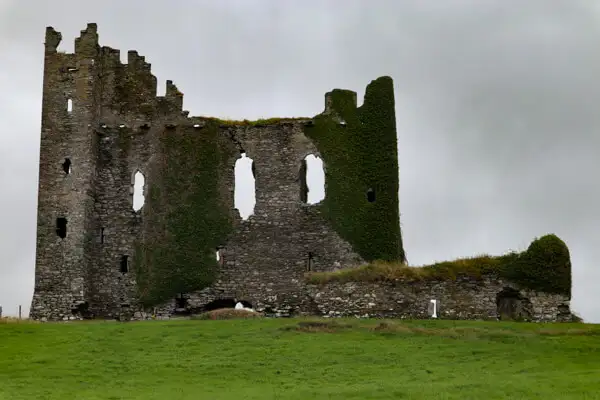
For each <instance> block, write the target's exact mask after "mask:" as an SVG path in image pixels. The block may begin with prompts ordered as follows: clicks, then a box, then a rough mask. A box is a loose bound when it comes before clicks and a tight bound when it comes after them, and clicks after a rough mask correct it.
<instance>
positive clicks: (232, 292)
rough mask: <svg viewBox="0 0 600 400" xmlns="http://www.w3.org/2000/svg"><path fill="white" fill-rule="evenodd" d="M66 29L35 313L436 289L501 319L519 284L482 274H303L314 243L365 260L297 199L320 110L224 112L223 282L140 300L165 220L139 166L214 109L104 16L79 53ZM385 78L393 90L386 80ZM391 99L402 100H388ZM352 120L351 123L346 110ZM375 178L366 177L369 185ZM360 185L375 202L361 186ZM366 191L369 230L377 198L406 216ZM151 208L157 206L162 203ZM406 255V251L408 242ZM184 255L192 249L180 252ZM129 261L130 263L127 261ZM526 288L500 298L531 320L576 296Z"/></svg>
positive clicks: (347, 298) (424, 311)
mask: <svg viewBox="0 0 600 400" xmlns="http://www.w3.org/2000/svg"><path fill="white" fill-rule="evenodd" d="M60 41H61V34H60V33H59V32H56V31H55V30H54V29H52V28H47V30H46V43H45V64H44V87H43V99H42V130H41V150H40V166H39V167H40V174H39V194H38V196H39V200H38V223H37V248H36V275H35V291H34V296H33V300H32V307H31V312H30V317H31V318H32V319H38V320H41V321H72V320H78V319H83V318H93V317H95V318H105V319H118V320H130V319H169V318H172V317H175V316H177V315H180V314H182V313H194V312H200V311H202V310H205V309H207V308H210V307H217V306H218V305H219V304H225V303H223V301H225V300H226V299H229V300H230V301H244V302H247V303H249V304H250V306H251V307H253V308H254V309H255V310H256V311H258V312H263V313H265V314H266V315H268V316H269V315H270V316H289V315H300V314H320V315H326V316H350V315H352V316H363V317H364V316H377V317H398V318H429V313H428V304H429V300H430V299H437V300H438V304H437V314H438V316H439V317H440V318H458V319H463V318H469V319H472V318H475V319H477V318H482V319H494V318H496V317H497V315H498V309H497V305H496V296H497V295H498V293H499V292H500V291H501V290H502V289H503V288H504V287H505V286H510V284H508V283H507V282H501V281H498V280H493V279H488V280H486V281H485V284H483V285H481V284H479V283H475V282H470V281H461V282H437V283H419V284H414V283H413V284H402V283H401V282H398V283H397V284H395V285H390V284H358V283H351V284H343V285H342V284H335V283H332V284H328V285H326V286H323V287H317V286H307V285H306V284H305V281H304V274H305V273H306V271H307V270H308V269H309V268H308V266H309V263H308V260H309V254H310V255H311V256H310V259H311V261H310V270H312V271H332V270H335V269H338V268H340V267H344V268H348V267H353V266H357V265H359V264H361V263H363V262H364V260H363V259H362V258H361V256H360V255H359V254H358V253H357V250H356V249H355V248H353V246H352V245H351V244H350V243H349V242H348V241H347V240H350V239H347V240H345V239H343V238H342V237H341V236H340V235H339V234H338V233H337V232H336V231H335V230H334V229H333V227H332V225H331V223H330V222H329V220H327V218H326V217H325V216H324V214H323V211H322V210H321V209H320V208H319V207H315V206H311V205H307V204H305V202H303V201H302V200H303V199H302V196H303V194H302V190H303V189H305V188H303V185H304V184H305V182H303V179H302V177H301V172H302V168H303V164H302V161H303V160H304V158H305V157H306V156H307V155H309V154H314V155H316V156H320V157H321V158H322V159H323V162H324V168H325V170H327V158H326V157H324V156H323V155H322V154H320V152H319V149H318V148H317V147H316V145H315V143H314V142H313V140H311V139H310V138H308V137H307V136H306V135H305V133H304V132H305V130H304V128H305V126H307V125H311V124H313V125H314V123H313V121H312V120H301V119H299V120H274V121H265V122H264V123H257V124H252V125H249V124H245V123H238V124H232V123H227V124H224V123H223V124H221V125H219V126H217V127H216V128H215V129H217V131H215V132H216V133H215V137H216V139H215V140H216V142H217V143H216V147H215V148H216V150H218V153H219V154H224V155H225V156H223V157H224V158H226V160H225V161H226V162H225V164H226V167H225V168H220V169H218V170H217V171H216V173H215V175H217V178H216V180H215V181H216V184H215V185H216V187H213V188H209V189H211V190H212V191H213V195H214V193H217V195H214V197H215V198H218V199H219V205H222V206H223V208H224V209H226V210H228V211H226V212H225V214H227V215H226V217H227V218H226V219H227V220H229V221H231V224H232V226H231V230H230V234H228V235H227V237H226V238H224V239H223V241H222V243H219V244H218V247H219V248H220V266H219V272H218V275H217V278H216V281H214V283H213V284H212V285H211V286H210V287H206V288H205V289H203V290H191V291H190V292H189V293H181V294H180V295H179V296H178V298H176V296H175V295H173V298H172V299H171V300H168V301H165V302H162V304H160V305H157V306H156V307H143V306H142V303H141V299H140V297H141V296H140V291H139V290H138V289H139V288H140V287H141V286H142V284H141V283H140V279H139V274H138V273H139V272H140V271H141V269H140V270H136V265H135V263H134V262H133V259H134V257H135V256H136V254H135V253H136V251H135V249H136V244H139V243H147V242H148V240H149V239H148V238H150V237H153V238H154V239H156V238H157V237H158V243H160V240H161V239H163V238H164V237H166V236H167V233H168V232H159V233H158V234H157V232H156V231H157V229H158V228H157V226H156V225H157V223H158V222H160V219H161V218H162V215H159V216H158V217H157V216H156V214H153V213H152V212H149V211H148V206H145V207H143V208H142V209H141V210H140V211H134V210H133V208H132V201H133V198H132V193H133V190H132V189H133V183H134V175H135V173H136V172H137V171H141V172H142V173H143V174H144V177H145V180H146V186H148V185H153V184H154V182H161V181H162V180H163V178H164V176H163V175H164V172H165V171H166V170H169V162H170V161H174V160H169V159H168V157H167V156H166V155H165V154H164V147H161V140H162V139H164V138H165V137H169V136H177V137H191V136H192V135H202V134H204V133H203V132H205V129H207V127H208V126H209V125H210V124H213V125H212V126H213V127H214V120H213V119H211V118H204V117H188V113H187V112H186V111H183V110H182V104H183V95H182V94H181V92H179V90H178V89H177V87H176V86H175V85H174V84H173V83H172V82H171V81H167V83H166V94H165V96H158V97H157V96H156V85H157V82H156V78H155V77H154V76H153V75H152V73H151V70H150V64H148V63H147V62H146V61H145V59H144V57H142V56H140V55H138V54H137V52H135V51H129V52H128V63H127V64H122V63H121V62H120V56H119V51H118V50H115V49H112V48H110V47H106V46H103V47H100V46H99V44H98V34H97V28H96V25H95V24H88V26H87V28H86V29H85V30H84V31H82V32H81V36H80V37H79V38H77V39H76V40H75V53H73V54H68V53H62V52H58V51H57V47H58V46H59V44H60ZM386 82H387V83H386V85H389V87H390V88H391V87H392V83H391V80H390V81H389V82H388V81H386ZM334 92H335V91H334ZM334 92H332V93H334ZM335 93H338V95H339V94H340V93H342V94H343V96H341V97H340V96H338V97H340V99H341V100H340V104H338V106H340V107H342V106H343V107H342V108H347V107H350V106H352V107H355V105H356V94H355V93H353V92H350V91H339V90H338V91H337V92H335ZM332 96H333V95H332V94H331V93H330V94H329V95H328V96H327V97H326V110H325V114H331V113H334V111H335V110H334V108H335V107H334V104H333V103H332V102H333V97H332ZM371 96H372V97H373V96H375V97H376V96H377V95H376V94H373V93H372V94H371ZM344 99H346V100H348V101H346V100H344ZM342 100H343V101H342ZM371 100H372V99H371ZM346 103H348V104H346ZM374 104H376V105H379V104H380V103H378V102H375V103H374ZM386 104H387V105H388V106H389V109H390V110H391V109H393V100H392V101H388V102H387V103H386ZM70 105H72V109H69V107H70ZM374 107H375V106H374ZM375 108H376V107H375ZM380 110H381V108H379V109H377V110H376V111H380ZM387 111H389V110H387ZM375 114H377V112H376V113H375ZM336 118H337V117H336ZM375 118H376V117H375ZM375 122H377V121H375ZM380 122H381V121H380ZM338 123H339V124H342V121H341V120H340V121H338ZM352 123H354V124H362V125H352ZM386 124H387V125H386ZM343 125H344V126H346V122H345V121H344V122H343ZM384 125H385V126H388V127H390V126H391V127H393V129H394V130H395V119H393V118H391V119H389V120H386V121H385V124H384ZM352 126H369V127H370V126H371V125H370V123H367V122H365V121H362V120H358V119H356V118H355V121H350V122H348V126H347V127H345V128H344V129H345V131H340V135H343V134H348V133H344V132H351V131H352V129H351V128H352ZM211 129H212V128H211ZM378 129H379V128H377V129H375V128H374V130H375V131H376V130H378ZM392 133H393V132H392ZM371 134H372V132H369V135H371ZM336 137H337V136H336ZM393 138H394V141H395V136H394V137H393ZM367 139H368V140H371V141H372V140H374V139H373V138H371V137H368V138H367ZM354 140H355V141H356V140H357V139H354ZM361 140H365V139H364V138H363V139H361ZM336 143H337V142H336ZM386 143H387V142H386ZM361 144H364V142H359V143H358V145H356V143H355V145H356V147H358V148H361ZM363 147H364V146H363ZM192 150H193V149H192ZM241 151H243V152H245V153H246V154H247V155H248V157H250V158H252V159H253V161H254V170H255V177H256V205H255V209H254V215H253V216H251V217H250V218H249V219H248V220H246V221H243V220H242V219H241V218H240V216H239V213H238V211H237V210H235V209H234V180H235V177H234V165H235V161H236V159H237V158H238V157H239V153H240V152H241ZM393 151H394V152H395V151H396V146H395V145H394V146H393ZM390 154H391V153H390ZM394 154H395V153H394ZM346 158H347V157H344V156H339V155H338V159H341V160H342V161H341V162H345V163H358V162H360V160H354V159H350V158H348V159H346ZM388 158H390V157H388ZM394 159H395V157H394ZM393 164H394V163H388V164H386V165H393ZM348 165H351V164H348ZM378 166H379V165H378ZM330 167H331V166H330ZM385 171H387V172H388V173H387V174H385V177H386V178H385V179H388V180H389V179H392V178H393V180H394V181H393V182H388V181H386V182H379V183H378V184H379V185H380V186H379V187H378V193H379V194H378V197H377V198H378V199H380V198H385V197H384V196H383V194H384V193H385V192H386V191H385V190H384V189H385V188H390V187H395V185H397V181H398V179H397V178H398V171H397V168H393V170H392V169H390V170H389V171H388V169H386V170H385ZM188 172H189V174H194V173H195V172H196V173H197V172H198V171H193V170H191V171H186V173H188ZM338 172H339V171H338ZM372 175H376V174H375V173H373V174H372ZM361 179H362V178H361ZM368 179H371V178H368ZM327 184H328V182H327V181H326V185H327ZM329 184H330V185H338V186H343V184H344V183H343V182H329ZM361 184H362V181H361ZM368 188H369V186H368V185H367V182H365V189H364V190H365V192H366V191H367V189H368ZM352 190H353V189H352ZM361 190H362V189H361ZM369 190H371V189H369ZM388 191H389V190H388ZM176 194H177V195H179V193H176ZM144 195H145V196H146V198H148V196H151V193H148V190H146V191H145V193H144ZM186 195H189V193H187V192H185V190H182V193H180V197H181V198H182V199H183V198H185V196H186ZM357 196H360V198H361V199H362V198H364V201H365V202H366V201H368V199H367V197H366V196H365V193H357ZM371 200H373V199H371ZM182 201H183V200H182ZM369 202H370V203H369V204H371V205H369V207H370V208H369V209H368V210H367V211H364V210H363V212H362V213H361V214H360V215H361V216H362V217H363V219H361V220H360V221H361V224H362V221H363V220H364V221H366V223H367V224H369V223H371V224H372V226H369V227H366V228H365V227H362V225H361V226H359V228H362V229H363V231H364V232H363V231H361V237H369V238H372V237H373V236H374V235H375V236H376V235H377V232H376V230H377V229H378V228H379V227H378V226H377V224H380V223H381V222H382V221H381V219H379V220H370V219H369V218H370V214H369V212H370V211H369V210H379V215H380V216H381V215H383V216H384V217H386V216H387V211H389V209H390V208H383V207H391V209H393V210H394V212H393V213H391V214H393V217H390V218H391V220H393V221H391V224H392V225H394V224H395V225H394V226H395V227H396V226H399V221H396V218H397V213H396V211H397V209H398V207H397V204H398V198H397V191H396V190H394V194H393V196H390V197H389V198H387V200H386V201H379V200H378V201H375V202H371V201H370V200H369ZM348 204H355V203H348ZM382 204H384V205H382ZM159 205H160V204H159ZM153 206H154V207H155V208H154V209H153V210H154V211H156V204H154V205H153ZM376 207H382V208H376ZM333 208H335V205H333ZM386 210H387V211H386ZM391 214H390V215H391ZM344 215H345V214H344ZM63 218H64V219H66V222H65V221H64V220H61V219H63ZM390 218H388V221H389V220H390ZM373 221H375V222H373ZM343 222H345V221H344V220H343V219H342V223H343ZM339 223H340V221H339V220H338V224H339ZM65 225H66V226H65ZM353 226H354V225H352V227H353ZM167 228H168V227H167ZM372 228H374V229H372ZM167 230H168V229H167ZM374 230H375V232H374ZM346 231H348V228H347V227H346ZM161 235H162V236H161ZM345 237H346V238H347V236H345ZM387 237H393V238H394V241H393V243H391V244H390V245H389V246H388V247H391V248H396V247H399V248H400V250H401V247H402V245H401V240H399V239H401V238H400V237H395V236H394V235H391V236H390V235H388V236H385V238H386V241H387ZM187 239H189V236H188V238H187ZM192 239H193V238H192ZM153 243H156V242H153ZM191 243H192V245H193V246H196V244H195V243H193V241H191ZM386 243H387V242H386ZM367 244H368V243H367ZM203 245H205V243H198V246H203ZM363 245H364V243H363ZM363 247H364V246H363ZM215 250H216V249H215ZM180 252H181V249H180ZM398 254H401V255H402V257H403V254H404V252H403V251H400V252H398ZM177 255H178V256H181V257H182V258H185V256H186V254H185V251H184V252H183V254H179V253H178V254H177ZM124 256H126V258H125V259H124V258H123V257H124ZM391 258H393V257H391ZM122 260H124V264H125V265H126V266H127V268H126V271H123V270H122V268H121V263H122ZM169 267H170V266H169ZM175 267H177V266H175ZM198 267H199V268H201V267H202V266H201V265H199V266H198ZM161 284H163V285H164V286H165V287H167V288H170V287H171V285H172V284H173V282H171V281H168V280H166V281H164V282H161ZM169 293H170V291H169ZM520 293H521V294H522V295H523V296H524V297H526V298H527V299H529V301H530V303H531V304H529V303H526V302H524V301H522V300H520V299H517V300H505V302H504V303H503V306H502V307H501V308H502V310H504V311H503V313H504V314H506V313H508V314H515V313H516V314H519V315H525V316H526V317H527V318H530V319H532V320H536V321H546V320H554V319H561V318H563V319H564V318H565V317H564V316H565V315H569V307H568V299H565V298H563V297H561V296H554V295H546V294H541V293H533V292H527V291H520ZM219 302H221V303H219ZM154 304H156V303H154ZM231 307H233V305H231ZM515 310H518V311H515ZM529 316H530V317H529Z"/></svg>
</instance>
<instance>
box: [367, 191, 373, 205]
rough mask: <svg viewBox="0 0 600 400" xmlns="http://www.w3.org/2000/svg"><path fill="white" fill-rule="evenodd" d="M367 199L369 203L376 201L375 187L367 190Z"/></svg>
mask: <svg viewBox="0 0 600 400" xmlns="http://www.w3.org/2000/svg"><path fill="white" fill-rule="evenodd" d="M367 201H368V202H369V203H373V202H375V191H374V190H373V189H369V190H367Z"/></svg>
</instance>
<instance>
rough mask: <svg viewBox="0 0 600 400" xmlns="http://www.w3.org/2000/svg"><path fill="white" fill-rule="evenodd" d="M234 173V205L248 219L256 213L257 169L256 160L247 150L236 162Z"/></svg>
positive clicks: (244, 218) (243, 217)
mask: <svg viewBox="0 0 600 400" xmlns="http://www.w3.org/2000/svg"><path fill="white" fill-rule="evenodd" d="M234 174H235V188H234V207H235V208H237V209H238V210H239V212H240V216H241V217H242V219H243V220H246V219H248V218H249V217H250V216H251V215H252V214H254V206H255V205H256V170H255V167H254V161H253V160H252V159H251V158H249V157H248V156H246V153H245V152H243V153H242V156H241V157H240V158H238V159H237V161H236V162H235V167H234Z"/></svg>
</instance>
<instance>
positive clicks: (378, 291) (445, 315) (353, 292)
mask: <svg viewBox="0 0 600 400" xmlns="http://www.w3.org/2000/svg"><path fill="white" fill-rule="evenodd" d="M307 293H308V296H309V297H310V298H311V300H312V301H313V302H314V304H315V305H316V308H317V310H318V314H320V315H322V316H330V317H350V316H352V317H377V318H406V319H425V318H431V317H432V313H433V307H432V306H433V305H432V304H431V300H436V307H437V310H436V311H437V317H438V318H440V319H455V320H461V319H475V320H496V319H517V320H524V321H535V322H552V321H568V320H570V319H571V313H570V308H569V298H568V297H567V296H564V295H558V294H547V293H541V292H535V291H531V290H523V289H520V288H519V287H518V286H516V285H514V284H512V283H510V282H507V281H504V280H502V279H498V278H497V277H494V276H488V277H485V278H483V279H482V280H474V279H467V278H459V279H457V280H456V281H421V282H419V281H417V282H396V283H364V282H361V283H356V282H351V283H337V282H330V283H327V284H325V285H322V286H321V285H319V286H317V285H309V286H308V287H307ZM503 309H504V310H505V311H508V312H507V313H503V312H502V311H503ZM502 314H504V315H502Z"/></svg>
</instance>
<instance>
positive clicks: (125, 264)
mask: <svg viewBox="0 0 600 400" xmlns="http://www.w3.org/2000/svg"><path fill="white" fill-rule="evenodd" d="M127 272H129V256H126V255H123V256H121V273H122V274H126V273H127Z"/></svg>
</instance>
